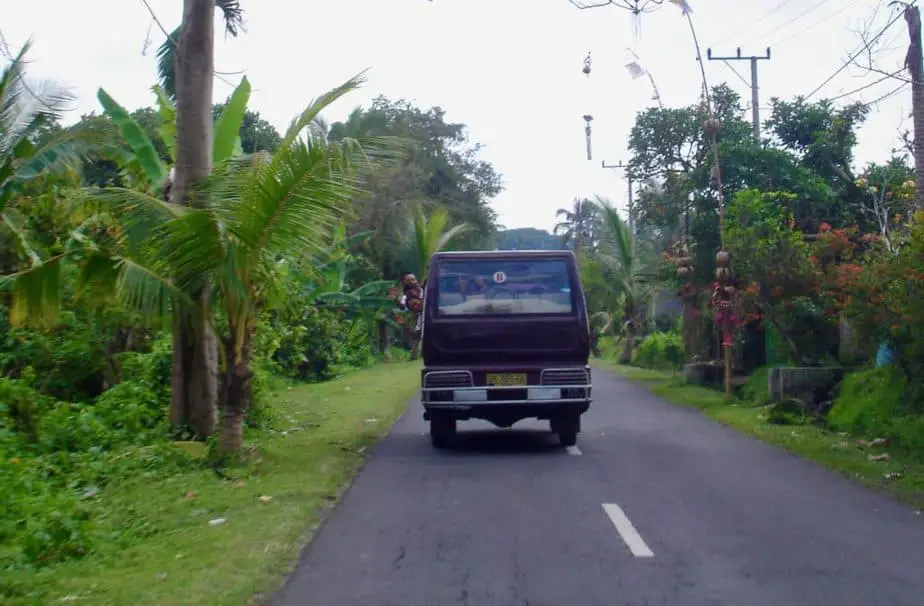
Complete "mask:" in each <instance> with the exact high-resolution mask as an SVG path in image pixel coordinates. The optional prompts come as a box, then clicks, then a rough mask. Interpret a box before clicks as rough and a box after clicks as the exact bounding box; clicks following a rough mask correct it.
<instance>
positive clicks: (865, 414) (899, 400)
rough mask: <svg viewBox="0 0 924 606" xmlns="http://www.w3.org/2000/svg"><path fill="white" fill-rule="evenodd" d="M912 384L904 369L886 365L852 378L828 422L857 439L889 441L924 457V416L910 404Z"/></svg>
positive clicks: (846, 384)
mask: <svg viewBox="0 0 924 606" xmlns="http://www.w3.org/2000/svg"><path fill="white" fill-rule="evenodd" d="M907 393H908V381H907V379H906V378H905V375H904V373H903V372H902V371H901V369H900V368H898V367H896V366H886V367H881V368H873V369H869V370H863V371H859V372H855V373H852V374H850V375H848V376H847V377H846V378H845V379H844V382H843V384H842V385H841V390H840V393H839V394H838V396H837V399H836V400H835V401H834V406H833V407H832V408H831V411H830V412H829V413H828V423H829V424H830V425H831V426H832V427H833V428H835V429H837V430H840V431H846V432H850V433H851V434H853V435H855V436H863V437H868V438H887V439H889V441H890V442H891V443H892V447H893V448H895V449H896V450H901V451H904V452H906V453H909V454H912V455H915V456H917V457H924V417H922V416H921V415H920V414H916V412H915V411H913V410H911V408H910V406H909V405H908V401H907Z"/></svg>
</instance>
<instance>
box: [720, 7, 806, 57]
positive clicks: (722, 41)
mask: <svg viewBox="0 0 924 606" xmlns="http://www.w3.org/2000/svg"><path fill="white" fill-rule="evenodd" d="M790 2H792V0H781V2H779V3H778V4H777V5H776V6H774V7H773V8H771V9H770V10H768V11H767V12H766V13H764V14H762V15H761V16H760V17H758V18H757V19H754V20H753V21H751V22H750V23H748V24H747V25H745V26H744V27H742V28H740V29H737V30H735V33H734V35H732V36H729V37H728V38H725V39H723V40H719V41H718V42H716V43H715V45H716V46H720V45H722V44H725V43H726V42H728V41H729V40H731V39H733V38H738V37H740V36H741V34H742V32H746V31H747V30H749V29H751V28H752V27H754V26H755V25H757V24H758V23H763V22H764V20H765V19H766V18H767V17H769V16H770V15H772V14H773V13H775V12H776V11H778V10H780V9H781V8H783V7H784V6H786V5H787V4H789V3H790Z"/></svg>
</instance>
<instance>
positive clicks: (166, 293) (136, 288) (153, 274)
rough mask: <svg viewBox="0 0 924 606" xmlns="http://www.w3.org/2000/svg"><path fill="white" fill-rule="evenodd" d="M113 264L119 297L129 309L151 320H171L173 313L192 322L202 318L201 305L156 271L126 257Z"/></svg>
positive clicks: (195, 323) (193, 323) (192, 323)
mask: <svg viewBox="0 0 924 606" xmlns="http://www.w3.org/2000/svg"><path fill="white" fill-rule="evenodd" d="M113 262H114V266H115V268H116V270H117V277H116V280H115V290H116V296H117V297H118V299H119V301H120V302H121V303H122V304H123V305H125V306H126V307H127V308H128V309H130V310H132V311H134V312H136V313H138V314H140V315H141V316H142V317H143V318H145V319H146V320H148V321H153V320H157V319H162V320H163V319H166V318H169V317H170V313H171V311H176V312H178V313H179V314H181V316H182V317H185V318H189V319H195V318H198V317H201V315H202V313H203V310H202V309H201V307H200V306H199V304H198V303H197V302H196V301H194V300H193V299H192V298H191V297H190V296H189V295H188V294H187V293H186V292H185V291H184V290H182V289H180V288H177V287H176V286H174V285H173V284H172V283H171V282H170V280H169V279H168V278H166V277H164V276H162V275H160V274H159V273H158V272H157V271H155V270H153V269H151V268H149V267H145V266H143V265H141V264H139V263H137V262H135V261H133V260H131V259H127V258H124V257H123V258H116V259H114V260H113ZM190 324H191V326H195V325H197V324H199V323H198V322H191V323H190Z"/></svg>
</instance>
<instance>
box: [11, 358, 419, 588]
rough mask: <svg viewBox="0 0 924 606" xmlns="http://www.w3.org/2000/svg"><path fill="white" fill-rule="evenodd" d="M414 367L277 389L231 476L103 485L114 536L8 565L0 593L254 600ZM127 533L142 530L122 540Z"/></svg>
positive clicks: (305, 534)
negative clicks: (72, 555) (38, 562)
mask: <svg viewBox="0 0 924 606" xmlns="http://www.w3.org/2000/svg"><path fill="white" fill-rule="evenodd" d="M418 368H419V367H418V365H417V364H415V363H393V364H383V365H379V366H378V367H376V368H373V369H369V370H361V371H356V372H352V373H350V374H348V375H346V376H345V377H343V378H341V379H338V380H334V381H331V382H329V383H324V384H320V385H304V386H295V387H291V388H288V389H286V390H284V391H282V392H280V393H278V394H277V395H276V397H275V398H276V401H275V404H274V411H275V414H276V415H277V417H278V421H277V422H276V426H277V427H278V430H276V431H265V432H259V433H256V434H255V435H253V436H251V440H252V441H250V442H249V443H248V445H247V448H248V456H247V459H248V461H247V464H246V465H245V466H243V467H240V468H237V469H234V470H232V471H229V475H230V476H232V478H231V479H230V480H228V479H221V478H219V477H218V476H217V475H216V474H215V473H214V472H213V471H211V470H196V471H190V472H186V473H181V474H177V475H172V476H168V477H163V478H153V479H152V478H144V479H141V478H139V479H138V481H136V482H130V483H123V484H121V485H119V486H115V487H111V488H109V489H106V490H105V491H104V492H103V493H101V494H100V495H99V497H98V499H99V502H98V505H99V506H100V510H101V511H105V512H107V515H106V516H105V517H102V518H101V519H98V520H97V525H98V527H99V529H100V530H102V531H105V532H109V533H111V536H112V545H111V546H108V545H107V546H103V548H102V549H101V550H100V552H99V553H94V554H91V555H89V556H87V557H86V558H84V559H83V560H79V561H73V562H69V563H66V564H63V565H60V566H55V567H53V568H49V569H46V570H43V571H41V572H33V573H31V574H28V575H26V574H25V573H22V574H21V575H20V574H19V573H17V575H19V576H20V578H16V579H10V580H11V581H13V582H14V583H15V585H16V586H17V587H18V588H20V590H21V592H20V596H18V597H16V598H12V599H9V600H7V601H6V602H4V601H3V599H2V598H0V603H2V604H5V605H6V604H9V605H11V606H12V605H14V604H15V605H16V606H20V605H22V606H25V605H29V606H32V605H36V606H37V605H39V604H52V603H73V604H80V605H83V604H92V605H94V606H97V605H110V604H111V605H120V606H121V605H125V604H132V605H133V606H147V605H152V606H153V605H167V604H169V605H170V606H180V605H208V606H221V605H225V604H227V605H229V606H231V605H234V606H239V605H241V604H247V603H256V602H258V601H259V599H260V596H261V594H262V595H266V596H268V595H269V594H270V593H271V592H272V591H273V590H274V589H275V588H276V587H278V586H279V584H280V583H281V581H282V579H283V578H284V576H285V574H286V573H287V572H288V571H289V570H290V569H291V567H292V566H293V565H294V563H295V562H296V560H297V557H298V553H299V550H300V548H301V546H302V545H304V544H305V542H306V541H307V540H308V539H309V538H310V533H311V532H313V530H314V529H315V528H316V527H317V524H318V522H319V520H320V518H321V515H322V514H323V512H324V511H325V510H326V509H327V508H329V507H330V506H331V505H333V504H334V503H335V502H336V500H337V499H338V497H339V495H340V494H341V492H342V490H343V489H344V487H345V486H346V485H347V484H348V482H349V481H350V479H351V478H352V476H353V475H354V474H355V472H356V471H357V469H358V468H359V466H360V465H361V464H362V463H363V461H364V459H365V456H366V452H367V449H368V447H369V446H370V445H371V444H373V443H374V442H376V441H377V440H378V439H379V438H381V437H382V436H383V435H384V434H385V433H386V432H387V431H388V429H389V428H390V426H391V424H392V423H393V422H394V420H395V419H396V418H397V417H398V416H399V415H400V414H401V412H402V411H403V410H404V408H405V404H406V403H407V401H408V400H409V399H410V397H412V395H413V393H414V391H415V389H416V387H417V385H418V382H417V381H418V377H419V374H418V373H419V370H418ZM217 520H224V521H223V522H217ZM126 532H127V533H131V534H133V535H134V536H136V537H137V536H138V535H139V534H140V535H143V536H144V539H143V540H141V541H138V542H136V544H134V545H132V546H130V547H128V548H127V549H124V550H120V549H119V547H118V543H119V541H120V537H121V536H122V535H123V534H124V533H126ZM0 574H2V573H0ZM255 596H256V597H255Z"/></svg>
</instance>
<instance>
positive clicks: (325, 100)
mask: <svg viewBox="0 0 924 606" xmlns="http://www.w3.org/2000/svg"><path fill="white" fill-rule="evenodd" d="M365 82H366V71H365V70H364V71H362V72H360V73H359V74H357V75H355V76H353V77H352V78H350V79H349V80H347V81H346V82H344V83H343V84H341V85H340V86H338V87H336V88H333V89H331V90H329V91H327V92H326V93H324V94H323V95H321V96H320V97H318V98H317V99H314V100H313V101H311V102H310V103H309V104H308V106H307V107H306V108H305V109H304V110H303V111H302V113H300V114H299V115H298V116H296V118H295V119H294V120H292V123H291V124H290V125H289V128H288V130H286V134H285V136H284V137H283V140H282V143H281V144H280V146H279V149H286V148H288V147H290V146H291V145H292V143H294V142H295V140H296V139H297V138H298V137H299V135H301V134H302V132H303V131H304V130H305V129H306V128H308V126H310V125H311V124H312V123H313V122H314V120H315V119H316V118H317V117H318V116H319V115H320V114H321V112H322V111H324V110H325V109H326V108H327V107H328V106H330V105H331V104H332V103H334V102H335V101H337V100H338V99H340V98H341V97H343V96H344V95H346V94H347V93H350V92H352V91H354V90H357V89H358V88H360V87H361V86H362V85H363V84H365Z"/></svg>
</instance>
